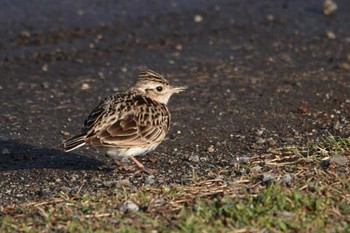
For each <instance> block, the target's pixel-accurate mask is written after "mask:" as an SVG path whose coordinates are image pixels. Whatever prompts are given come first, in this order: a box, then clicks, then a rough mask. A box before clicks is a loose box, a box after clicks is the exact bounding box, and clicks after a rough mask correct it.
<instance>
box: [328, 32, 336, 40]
mask: <svg viewBox="0 0 350 233" xmlns="http://www.w3.org/2000/svg"><path fill="white" fill-rule="evenodd" d="M326 36H327V38H328V39H330V40H334V39H335V38H337V37H336V35H335V34H334V32H332V31H327V32H326Z"/></svg>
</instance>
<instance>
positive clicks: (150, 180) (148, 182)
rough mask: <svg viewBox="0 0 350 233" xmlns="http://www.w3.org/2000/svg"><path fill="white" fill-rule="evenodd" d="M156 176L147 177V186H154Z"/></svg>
mask: <svg viewBox="0 0 350 233" xmlns="http://www.w3.org/2000/svg"><path fill="white" fill-rule="evenodd" d="M154 178H155V176H154V175H149V176H147V177H146V180H145V184H148V185H151V184H154V183H155V182H156V181H155V180H154Z"/></svg>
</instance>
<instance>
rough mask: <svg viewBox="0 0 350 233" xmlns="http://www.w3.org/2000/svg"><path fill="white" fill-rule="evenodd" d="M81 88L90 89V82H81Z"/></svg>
mask: <svg viewBox="0 0 350 233" xmlns="http://www.w3.org/2000/svg"><path fill="white" fill-rule="evenodd" d="M80 89H81V90H88V89H90V85H89V84H88V83H83V84H81V87H80Z"/></svg>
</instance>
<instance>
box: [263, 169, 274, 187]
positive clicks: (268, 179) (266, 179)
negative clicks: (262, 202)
mask: <svg viewBox="0 0 350 233" xmlns="http://www.w3.org/2000/svg"><path fill="white" fill-rule="evenodd" d="M274 180H275V175H274V174H272V173H270V172H265V173H263V174H262V181H263V183H265V184H270V183H271V182H273V181H274Z"/></svg>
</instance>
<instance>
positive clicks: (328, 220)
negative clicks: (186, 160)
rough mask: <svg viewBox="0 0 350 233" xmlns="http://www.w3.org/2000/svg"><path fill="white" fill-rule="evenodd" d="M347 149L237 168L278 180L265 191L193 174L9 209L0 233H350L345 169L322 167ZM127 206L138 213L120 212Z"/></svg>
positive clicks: (245, 181)
mask: <svg viewBox="0 0 350 233" xmlns="http://www.w3.org/2000/svg"><path fill="white" fill-rule="evenodd" d="M349 148H350V140H349V139H348V138H336V137H329V138H326V139H323V140H322V141H321V142H319V143H317V144H310V145H308V146H307V147H285V148H277V149H273V150H272V149H271V150H269V153H267V154H264V155H256V156H253V157H252V159H251V161H250V162H249V163H248V164H244V165H237V166H248V170H249V168H251V167H253V166H256V165H257V164H259V165H260V166H262V167H263V168H264V171H269V172H273V173H274V174H276V177H277V178H276V181H275V182H272V183H271V184H270V185H267V186H266V185H264V184H262V182H261V178H260V174H250V173H249V172H248V173H247V174H244V175H239V176H235V177H233V178H232V180H231V181H230V182H231V183H230V182H226V181H222V180H207V181H206V180H201V179H200V177H198V176H196V175H195V174H194V176H195V177H194V179H193V180H192V181H191V182H189V183H187V184H186V185H185V184H182V185H176V184H173V185H168V186H164V187H160V188H152V187H142V188H139V189H137V190H135V189H121V188H119V189H115V190H110V191H109V192H100V193H95V194H89V195H87V194H86V195H82V196H71V197H69V196H67V195H65V194H62V195H61V196H59V197H57V198H55V199H50V200H43V201H36V202H30V203H25V204H22V205H20V206H9V207H7V208H4V209H3V211H2V214H1V215H0V232H116V231H118V232H125V233H127V232H260V231H261V230H263V229H265V230H266V231H267V232H350V184H349V177H350V172H349V166H348V165H349V164H348V165H347V167H345V168H344V167H343V168H341V167H339V166H336V165H334V164H333V165H332V164H328V165H326V166H325V165H324V164H323V162H324V161H325V159H326V160H329V158H330V157H332V156H335V155H342V156H347V157H348V158H349V159H350V150H349ZM237 166H236V167H235V169H239V167H237ZM221 172H225V171H222V170H221ZM227 172H229V170H228V171H227ZM233 173H234V171H233ZM285 173H293V174H294V178H293V181H292V183H291V184H288V185H285V184H283V183H281V182H279V179H280V177H281V175H283V174H285ZM126 201H133V202H134V203H136V204H137V205H138V206H139V208H140V210H139V211H137V212H132V211H131V212H130V211H127V212H125V211H121V210H120V206H121V205H122V204H123V203H125V202H126Z"/></svg>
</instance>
